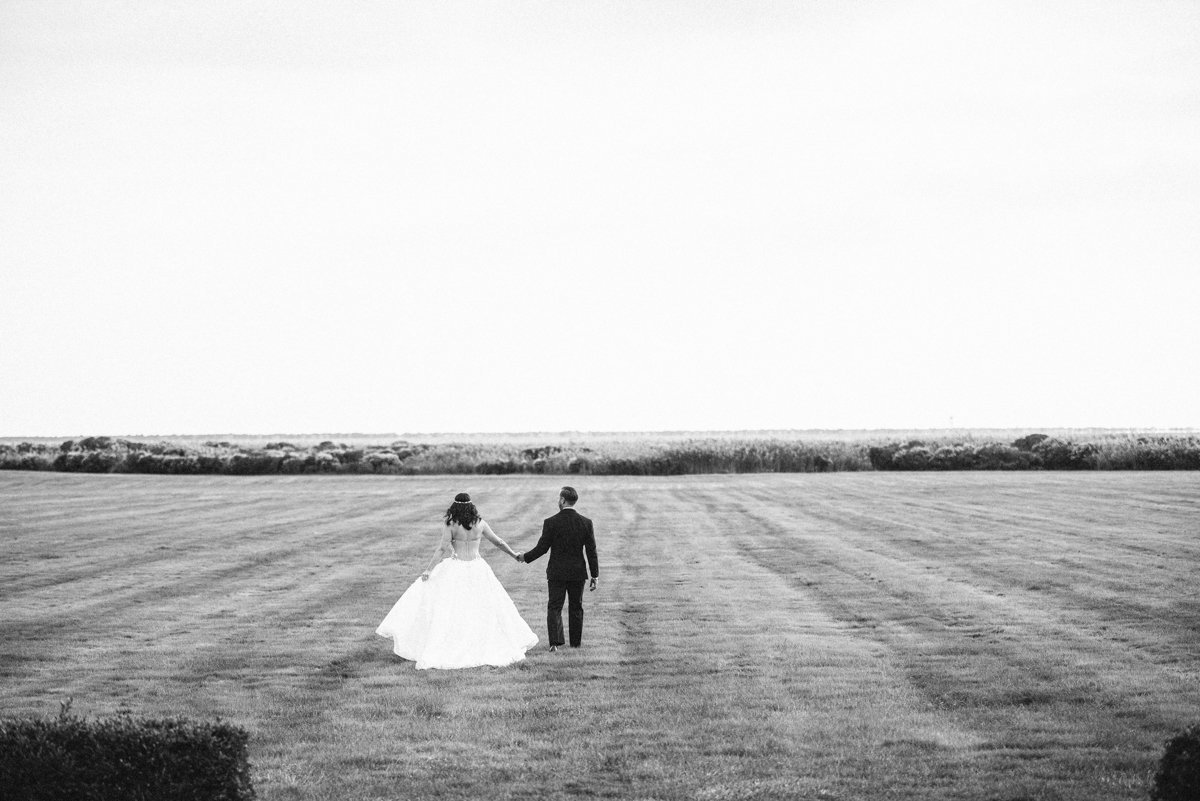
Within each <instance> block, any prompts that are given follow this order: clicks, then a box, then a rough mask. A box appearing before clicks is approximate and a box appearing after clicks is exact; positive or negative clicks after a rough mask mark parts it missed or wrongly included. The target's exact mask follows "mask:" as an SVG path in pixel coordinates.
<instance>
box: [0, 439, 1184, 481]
mask: <svg viewBox="0 0 1200 801" xmlns="http://www.w3.org/2000/svg"><path fill="white" fill-rule="evenodd" d="M935 433H936V432H935ZM1009 433H1010V435H1011V433H1012V432H1009ZM797 434H799V435H792V436H788V435H787V434H786V433H785V434H781V435H777V436H755V435H754V434H753V433H752V432H743V433H740V434H731V435H724V436H721V435H708V436H705V435H696V436H692V437H686V438H680V437H677V436H670V435H664V436H662V437H659V438H655V437H654V435H643V436H642V437H641V438H631V437H625V436H614V437H612V438H609V439H606V438H604V437H603V436H602V435H583V436H581V435H563V438H562V439H560V440H559V441H557V442H554V441H549V442H548V441H547V440H546V439H545V435H541V436H538V437H534V436H532V435H531V436H530V437H529V439H528V440H526V441H522V440H521V439H519V438H516V436H515V435H514V436H513V438H503V437H488V436H482V437H472V436H470V435H463V436H462V437H461V438H459V439H449V438H445V437H443V436H437V437H431V438H429V439H430V441H424V442H422V441H413V440H407V439H402V440H395V441H392V442H390V443H387V444H382V443H378V444H371V443H368V442H365V441H363V440H358V441H355V442H352V443H347V442H340V441H334V440H321V441H319V442H315V443H312V442H309V444H305V445H297V444H294V443H293V442H289V441H283V440H275V441H260V442H255V443H251V444H246V443H239V442H234V441H230V440H204V441H159V442H140V441H136V440H130V439H123V438H113V437H86V438H84V439H80V440H67V441H65V442H62V443H58V444H53V443H49V442H44V441H42V442H30V441H22V442H16V443H11V442H10V443H4V442H0V469H5V470H54V471H60V472H84V473H89V472H90V473H165V474H226V475H275V474H307V473H335V474H383V475H436V474H469V473H475V474H496V475H503V474H510V473H526V474H548V475H571V474H583V475H643V476H665V475H688V474H699V473H821V472H835V471H836V472H845V471H856V470H1200V435H1197V434H1193V433H1171V434H1160V433H1138V432H1115V433H1104V432H1099V433H1090V434H1088V435H1085V436H1083V437H1078V436H1076V437H1073V436H1071V435H1070V434H1059V435H1058V436H1051V435H1049V434H1044V433H1036V432H1035V433H1031V434H1026V435H1024V436H1020V437H1017V438H1016V439H1014V440H1011V441H1000V440H998V439H995V438H991V437H986V438H981V437H979V436H975V435H972V434H970V433H965V434H964V432H958V431H955V432H942V433H941V435H935V436H923V437H921V438H912V439H903V438H898V437H895V436H886V435H885V436H878V437H875V438H868V437H860V436H850V435H846V436H837V435H836V432H835V433H833V434H831V435H830V436H828V437H826V438H817V437H813V436H811V435H810V434H809V432H797Z"/></svg>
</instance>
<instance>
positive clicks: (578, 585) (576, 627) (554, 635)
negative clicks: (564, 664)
mask: <svg viewBox="0 0 1200 801" xmlns="http://www.w3.org/2000/svg"><path fill="white" fill-rule="evenodd" d="M549 584H550V601H549V603H547V604H546V628H547V629H549V634H550V644H551V645H563V644H564V640H563V624H562V608H563V600H564V596H566V597H568V598H570V604H569V605H568V606H567V625H568V627H569V629H570V632H571V647H572V648H578V647H579V643H580V642H582V641H583V585H584V582H582V581H556V580H554V579H550V580H549Z"/></svg>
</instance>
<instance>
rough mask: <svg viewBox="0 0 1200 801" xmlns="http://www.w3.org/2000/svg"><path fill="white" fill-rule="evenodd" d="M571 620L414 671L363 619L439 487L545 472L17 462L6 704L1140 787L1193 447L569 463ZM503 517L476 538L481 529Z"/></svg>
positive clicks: (319, 770) (535, 507) (283, 739)
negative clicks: (183, 469) (1072, 456)
mask: <svg viewBox="0 0 1200 801" xmlns="http://www.w3.org/2000/svg"><path fill="white" fill-rule="evenodd" d="M572 479H573V483H574V486H576V487H577V488H578V489H579V490H580V493H581V495H582V498H581V500H580V503H579V508H580V510H581V511H582V512H583V513H584V514H586V515H588V516H590V517H592V518H593V520H594V521H595V524H596V532H597V541H598V547H599V554H600V564H601V580H600V589H599V590H598V591H597V592H595V593H590V594H588V595H587V596H586V597H585V603H586V610H587V611H586V621H585V632H584V647H583V648H582V649H579V650H578V651H567V652H560V653H555V654H551V653H548V652H547V651H546V650H545V621H544V617H545V616H544V613H543V609H544V592H545V584H544V572H543V571H544V561H543V562H539V563H536V564H534V565H531V566H525V565H518V564H516V563H515V562H513V561H512V560H510V559H508V558H507V557H504V556H503V555H502V554H500V553H499V552H497V551H495V550H486V551H485V555H486V557H487V558H488V560H489V562H490V563H491V565H492V567H493V569H494V570H495V571H496V574H497V576H498V577H499V578H500V580H501V582H503V584H504V585H505V587H507V588H508V590H509V592H510V593H511V594H512V596H513V599H514V601H515V602H516V604H517V606H518V608H519V609H520V610H521V611H522V613H523V614H524V616H525V618H526V620H528V621H529V623H530V625H531V626H533V628H534V630H535V631H536V632H537V633H538V634H539V636H540V637H541V638H542V643H540V644H539V645H538V646H537V647H536V648H535V649H534V650H533V651H531V652H530V654H529V658H528V659H527V660H526V661H525V662H523V663H520V664H518V665H516V666H512V667H509V668H502V669H476V670H467V671H452V672H437V671H416V670H414V668H413V665H412V663H408V662H404V661H402V660H400V659H399V658H398V657H395V656H394V655H392V653H391V650H390V647H389V642H388V641H386V640H383V639H382V638H379V637H376V636H375V634H374V628H375V625H376V624H377V623H378V621H379V619H381V618H382V616H383V615H384V614H385V613H386V612H387V610H388V608H390V606H391V604H392V603H393V602H394V601H395V599H396V598H397V597H398V596H399V595H400V593H401V592H402V591H403V590H404V589H405V587H407V586H408V584H409V583H411V582H412V581H413V580H414V579H416V577H417V575H418V573H419V572H420V569H421V566H422V564H423V562H424V560H425V559H426V558H427V555H428V553H429V552H430V550H431V548H432V545H433V542H434V538H435V537H436V535H437V529H438V527H439V522H440V515H441V513H442V511H443V510H444V509H445V507H446V506H447V504H448V503H449V501H450V500H451V498H452V496H453V494H454V493H455V492H457V491H460V490H468V491H470V492H471V493H472V494H473V495H474V496H475V498H476V500H477V502H478V503H479V506H480V509H481V511H482V512H483V514H484V516H485V518H487V519H488V520H489V522H491V523H492V525H493V527H494V528H495V529H496V531H497V532H498V533H499V534H500V535H501V536H502V537H505V538H506V539H507V540H508V541H509V542H510V544H512V545H513V546H514V547H515V548H517V549H526V548H529V547H531V546H532V545H533V544H534V542H535V540H536V535H537V533H538V531H539V530H540V521H541V519H542V518H543V517H545V516H547V515H549V514H550V513H552V512H553V511H554V501H555V496H556V494H557V489H558V487H559V486H560V484H561V483H562V480H563V477H556V476H506V477H498V476H489V477H472V476H453V477H410V478H401V477H382V476H380V477H374V476H344V477H343V476H297V477H277V476H270V477H254V478H234V477H219V476H205V477H184V476H179V477H175V476H146V475H78V474H58V473H3V474H0V543H2V555H0V714H3V715H6V716H26V715H45V716H49V715H53V714H56V713H57V711H58V709H59V704H60V703H61V702H63V701H65V700H66V699H68V698H72V699H74V700H73V709H74V711H75V712H77V713H87V714H91V715H104V714H110V713H114V712H118V711H121V710H130V711H132V712H133V713H135V714H140V715H150V716H163V715H180V714H182V715H186V716H190V717H197V718H205V719H210V718H213V717H216V716H219V717H221V718H223V719H226V720H230V721H232V722H235V723H237V724H239V725H242V726H244V727H245V728H246V729H247V730H249V731H250V733H251V761H252V763H253V775H254V782H255V786H256V788H257V789H258V792H259V796H260V798H262V799H265V801H276V800H277V799H279V800H282V799H310V798H311V799H338V800H339V801H343V800H345V801H365V799H382V798H388V799H391V798H421V797H431V796H436V797H443V798H479V797H487V798H531V799H532V798H574V797H589V796H594V797H619V798H645V799H650V798H654V799H692V798H696V799H743V798H746V799H748V798H789V799H805V798H808V799H845V800H849V799H914V800H915V799H922V800H925V799H960V798H961V799H989V800H990V801H1017V800H1018V799H1072V800H1078V801H1103V800H1105V799H1144V798H1145V797H1146V795H1147V792H1148V787H1149V782H1150V777H1151V774H1152V772H1153V769H1154V767H1155V763H1156V761H1157V758H1158V756H1159V755H1160V754H1161V751H1162V746H1163V743H1164V741H1165V740H1166V739H1167V738H1168V737H1169V736H1170V735H1172V734H1174V733H1175V732H1176V731H1178V730H1180V729H1182V728H1184V727H1185V726H1186V725H1188V724H1191V723H1194V722H1197V721H1200V587H1198V585H1197V582H1196V576H1197V574H1198V573H1200V536H1198V527H1200V524H1198V521H1200V477H1198V475H1197V474H1196V473H1189V472H1175V473H1122V472H1101V473H1096V472H1086V473H1043V472H1022V473H980V472H968V473H915V474H908V473H905V474H897V473H834V474H791V475H772V474H760V475H742V476H693V477H683V478H633V477H629V478H624V477H612V478H594V477H593V478H588V477H572ZM486 548H487V546H485V549H486Z"/></svg>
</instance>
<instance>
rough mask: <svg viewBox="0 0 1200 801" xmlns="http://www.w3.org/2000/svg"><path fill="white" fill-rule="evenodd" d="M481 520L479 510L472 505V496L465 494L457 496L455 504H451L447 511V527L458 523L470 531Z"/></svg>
mask: <svg viewBox="0 0 1200 801" xmlns="http://www.w3.org/2000/svg"><path fill="white" fill-rule="evenodd" d="M479 520H480V517H479V510H478V509H476V508H475V504H473V503H471V496H470V495H468V494H467V493H465V492H460V493H458V494H457V495H455V496H454V503H452V504H450V508H449V509H447V510H446V525H447V526H448V525H450V524H451V523H458V524H459V525H460V526H462V527H463V528H465V529H466V530H467V531H470V530H471V526H473V525H475V524H476V523H478V522H479Z"/></svg>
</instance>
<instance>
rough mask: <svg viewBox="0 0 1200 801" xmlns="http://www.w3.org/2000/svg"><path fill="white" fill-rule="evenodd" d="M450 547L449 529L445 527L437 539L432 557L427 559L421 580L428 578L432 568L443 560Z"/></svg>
mask: <svg viewBox="0 0 1200 801" xmlns="http://www.w3.org/2000/svg"><path fill="white" fill-rule="evenodd" d="M452 547H453V546H451V545H450V527H449V526H446V527H445V528H444V529H442V535H441V536H440V537H438V544H437V547H436V548H434V549H433V555H432V556H431V557H430V558H429V567H427V568H425V572H424V573H422V574H421V578H423V579H427V578H429V571H431V570H433V568H434V566H436V565H437V563H438V562H440V561H442V559H444V558H445V554H446V553H447V552H448V551H449V550H450V549H451V548H452Z"/></svg>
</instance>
